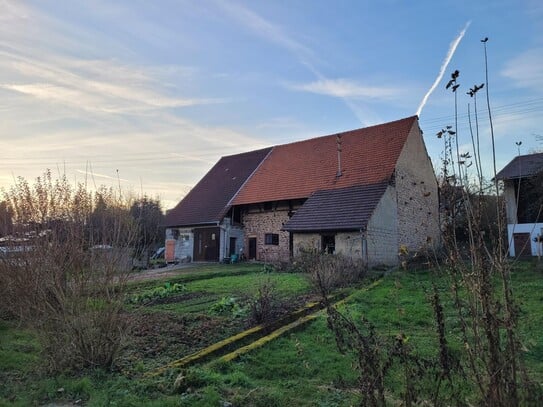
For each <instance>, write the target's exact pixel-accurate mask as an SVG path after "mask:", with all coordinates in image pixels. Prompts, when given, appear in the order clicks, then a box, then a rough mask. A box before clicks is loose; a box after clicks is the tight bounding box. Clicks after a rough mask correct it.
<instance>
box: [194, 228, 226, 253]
mask: <svg viewBox="0 0 543 407" xmlns="http://www.w3.org/2000/svg"><path fill="white" fill-rule="evenodd" d="M220 233H221V231H220V229H219V228H201V229H194V257H193V258H194V261H219V241H220Z"/></svg>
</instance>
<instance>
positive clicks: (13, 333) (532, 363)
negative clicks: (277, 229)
mask: <svg viewBox="0 0 543 407" xmlns="http://www.w3.org/2000/svg"><path fill="white" fill-rule="evenodd" d="M228 267H230V266H213V267H209V268H208V269H207V270H206V271H204V274H203V275H205V276H206V278H203V279H202V278H196V276H195V274H196V271H195V272H194V273H192V272H191V273H190V274H184V275H181V276H178V277H176V278H174V279H171V278H170V279H167V281H170V282H172V283H175V282H179V283H182V284H184V285H185V286H186V292H188V293H203V294H202V296H200V297H197V298H196V297H195V298H192V299H190V300H187V301H184V302H181V303H172V304H161V305H155V306H152V307H143V308H138V309H137V310H134V312H146V313H156V314H157V315H164V316H166V317H167V318H169V319H171V320H173V321H179V318H183V321H184V322H183V323H182V324H181V325H180V326H181V328H180V329H181V331H179V332H181V333H185V334H191V335H196V336H201V337H202V338H201V341H202V344H203V343H206V341H209V340H214V339H215V338H213V336H214V335H218V336H220V335H227V334H229V333H230V332H231V330H234V329H236V325H235V324H234V325H228V324H231V323H232V322H231V320H229V319H228V318H224V317H216V316H212V315H210V314H209V313H208V310H209V308H210V307H211V305H212V304H213V303H214V301H216V300H218V299H220V298H222V297H223V296H226V295H234V296H240V297H241V296H245V295H251V293H252V290H254V286H255V284H257V283H258V282H259V280H260V279H262V278H267V277H269V278H271V279H273V281H275V283H276V285H277V290H278V293H279V295H280V296H282V297H283V298H284V299H286V300H288V299H294V298H296V297H298V296H300V295H303V294H305V293H307V291H308V289H309V286H308V283H307V280H305V278H304V276H301V275H298V274H281V273H269V274H262V273H261V266H258V265H257V266H255V265H248V266H245V265H244V266H242V267H241V268H240V269H236V268H235V267H233V268H228ZM225 273H230V274H228V275H225ZM198 277H202V275H200V276H198ZM164 281H165V280H160V281H154V282H145V283H139V284H134V285H132V286H131V289H132V290H133V292H140V291H142V290H146V289H152V288H153V287H155V286H157V285H160V284H164ZM433 281H434V282H435V283H436V284H437V285H438V286H439V287H440V288H442V289H443V298H442V300H443V303H444V305H445V308H446V309H445V316H446V323H447V330H448V332H449V333H450V336H449V339H450V341H451V345H452V347H453V348H454V349H456V350H457V351H458V350H460V349H461V345H460V341H459V339H460V335H459V332H458V330H457V329H456V328H455V327H454V326H453V324H454V323H455V321H456V317H455V315H454V311H453V310H452V309H451V307H450V305H451V300H450V298H449V295H448V294H447V293H448V285H449V283H448V279H447V278H445V277H435V276H434V274H433V273H430V272H428V271H425V272H412V271H411V272H396V273H392V274H390V275H388V276H386V277H385V278H384V279H383V280H382V281H381V283H380V284H377V285H375V286H374V287H372V288H371V289H370V290H359V291H357V292H356V293H355V294H354V295H353V296H351V297H350V298H349V299H348V300H347V301H346V303H345V305H344V306H343V308H342V309H343V310H344V311H345V312H346V313H347V314H348V315H350V316H351V317H352V318H353V319H354V320H356V321H359V320H360V317H362V316H364V317H365V318H367V319H369V320H370V321H371V322H372V323H373V324H374V325H375V326H376V330H377V332H378V333H379V334H380V335H384V336H390V337H394V336H395V335H396V334H398V333H399V332H404V333H405V334H406V335H407V336H408V337H409V344H410V345H412V346H413V348H414V349H415V350H416V352H417V354H419V355H421V356H424V357H430V356H432V355H435V353H436V350H437V339H436V334H435V328H434V322H433V313H432V309H431V306H430V303H429V294H430V293H431V284H432V282H433ZM512 283H513V287H514V292H515V293H516V294H517V300H518V303H519V305H520V309H521V314H520V315H521V317H520V333H521V338H522V341H523V345H524V348H525V351H524V359H525V362H526V365H527V367H528V369H529V371H530V373H531V375H532V377H533V378H534V379H536V380H537V381H539V382H541V381H543V335H541V326H543V271H542V270H541V269H540V268H538V267H535V266H534V265H533V264H532V263H520V264H519V265H518V266H516V268H515V273H514V274H513V276H512ZM142 315H143V314H142ZM150 321H153V320H152V319H151V320H150ZM202 324H203V325H202ZM151 327H152V325H151ZM202 327H203V328H202ZM156 328H157V329H156V333H155V334H153V335H151V336H150V337H149V343H148V345H146V346H151V345H153V344H154V343H155V342H157V341H160V340H165V345H164V346H165V347H164V348H163V349H162V350H160V351H159V352H158V353H156V354H155V355H154V356H145V355H144V354H134V355H132V357H133V359H127V360H130V362H126V363H125V364H123V365H122V371H121V372H109V373H108V372H103V371H92V372H82V373H81V374H80V375H59V376H56V377H48V376H47V374H46V373H45V372H44V371H43V370H42V369H41V368H40V359H39V346H38V344H37V342H36V340H35V339H34V337H33V335H32V333H31V332H29V331H26V330H23V329H20V328H18V327H16V326H15V325H13V324H10V323H0V338H1V341H0V381H1V382H2V383H3V386H0V405H21V406H23V405H24V406H26V405H39V404H46V403H48V402H51V401H74V400H77V399H82V400H83V401H84V402H85V405H88V406H107V405H117V406H139V405H145V406H154V405H156V406H162V405H165V406H169V405H171V406H173V405H182V406H213V405H219V402H220V401H221V400H223V401H229V402H231V403H233V404H234V405H236V406H291V405H296V406H349V405H356V404H358V396H357V394H356V388H357V382H356V378H357V376H356V374H357V373H356V371H354V370H353V368H352V366H353V355H349V354H347V355H342V354H340V353H339V352H338V350H337V347H336V342H335V338H334V337H333V335H332V334H331V332H330V331H329V330H328V328H327V324H326V318H325V317H324V316H323V317H320V318H317V319H316V320H315V321H314V322H312V323H310V324H308V325H306V326H305V327H303V328H301V329H299V330H297V331H294V332H291V333H289V334H287V335H285V336H283V337H280V338H278V339H277V340H275V341H272V342H271V343H269V344H268V345H266V346H265V347H263V348H260V349H257V350H255V351H253V352H251V353H248V354H246V355H244V356H242V357H240V358H239V359H236V360H234V361H232V362H229V363H224V362H221V363H218V362H213V361H212V362H209V363H207V364H205V365H200V366H193V367H190V368H189V369H188V370H186V371H184V375H185V379H184V380H183V384H182V387H183V386H184V389H185V392H182V394H173V393H172V384H173V382H174V380H175V378H176V376H177V374H178V373H179V372H178V371H175V370H171V371H168V372H166V373H165V374H164V375H162V376H159V377H154V378H145V377H144V376H143V373H144V372H146V371H148V370H149V368H150V367H156V366H157V364H159V363H164V362H167V361H168V358H173V357H174V355H177V356H182V355H181V353H183V352H188V351H189V350H190V349H189V347H187V345H186V344H185V343H180V342H179V341H181V342H183V341H184V339H183V338H181V337H177V336H176V335H178V334H177V333H176V332H178V331H175V330H172V331H171V333H168V335H170V337H168V338H166V335H167V333H166V332H165V331H164V330H163V328H164V326H163V325H158V326H157V327H156ZM153 332H155V331H153ZM221 332H222V333H221ZM166 339H167V340H166ZM172 349H173V350H172ZM176 350H177V351H178V352H177V354H176ZM168 352H170V353H168ZM170 361H171V359H170ZM402 380H403V379H402V376H401V375H400V372H397V371H394V372H393V374H392V375H391V378H390V379H389V381H388V384H389V386H390V388H391V389H392V393H388V397H390V400H399V399H400V398H401V396H400V394H399V390H398V389H399V388H400V385H401V382H402ZM59 389H63V391H59ZM468 391H469V383H466V386H465V387H464V390H463V392H464V393H463V397H464V396H466V392H468Z"/></svg>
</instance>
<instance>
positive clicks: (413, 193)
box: [395, 125, 440, 252]
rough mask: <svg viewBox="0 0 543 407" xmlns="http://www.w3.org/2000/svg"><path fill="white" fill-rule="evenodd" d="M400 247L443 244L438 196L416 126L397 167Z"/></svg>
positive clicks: (428, 160)
mask: <svg viewBox="0 0 543 407" xmlns="http://www.w3.org/2000/svg"><path fill="white" fill-rule="evenodd" d="M395 182H396V193H397V203H398V234H399V237H398V238H399V244H400V245H405V246H407V248H408V249H409V251H410V252H414V251H416V250H418V249H420V248H422V247H426V246H427V245H428V244H429V245H430V246H437V245H439V244H440V229H439V197H438V189H437V180H436V178H435V175H434V170H433V166H432V162H431V161H430V158H429V157H428V153H427V152H426V147H425V146H424V141H423V139H422V134H421V132H420V130H419V127H418V126H417V125H414V126H413V129H412V130H411V133H410V134H409V137H408V139H407V142H406V144H405V146H404V148H403V150H402V153H401V154H400V157H399V159H398V163H397V165H396V178H395Z"/></svg>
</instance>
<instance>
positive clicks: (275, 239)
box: [264, 233, 279, 246]
mask: <svg viewBox="0 0 543 407" xmlns="http://www.w3.org/2000/svg"><path fill="white" fill-rule="evenodd" d="M264 244H273V245H275V246H277V245H278V244H279V235H278V234H277V233H266V235H265V236H264Z"/></svg>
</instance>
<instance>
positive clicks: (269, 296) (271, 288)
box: [250, 277, 277, 324]
mask: <svg viewBox="0 0 543 407" xmlns="http://www.w3.org/2000/svg"><path fill="white" fill-rule="evenodd" d="M276 297H277V289H276V286H275V283H274V282H273V281H272V280H271V279H270V278H269V277H266V278H264V279H262V280H261V281H260V282H259V283H258V285H257V287H256V292H255V294H254V297H253V299H252V301H251V303H250V306H251V318H252V320H253V321H254V322H256V323H257V324H262V323H265V322H269V321H270V320H271V319H272V317H273V309H274V305H275V301H276Z"/></svg>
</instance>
